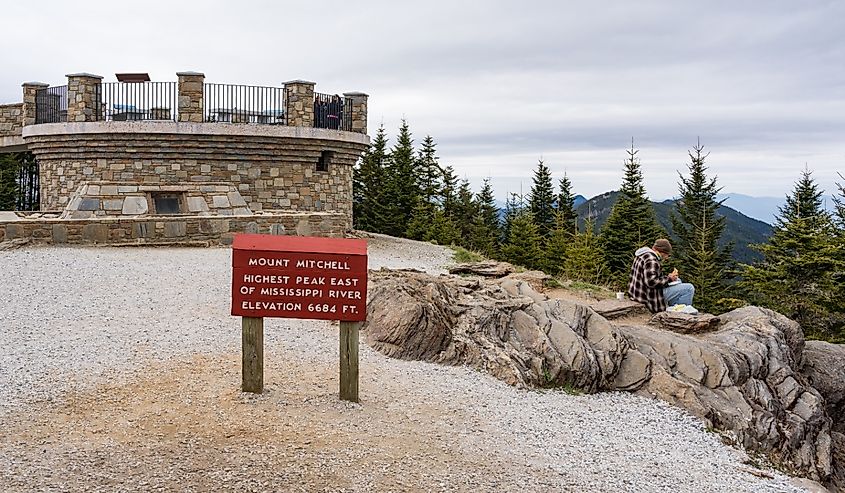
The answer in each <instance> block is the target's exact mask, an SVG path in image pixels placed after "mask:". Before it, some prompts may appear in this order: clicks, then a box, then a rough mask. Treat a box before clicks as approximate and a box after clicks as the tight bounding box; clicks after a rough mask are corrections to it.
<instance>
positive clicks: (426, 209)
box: [405, 199, 437, 240]
mask: <svg viewBox="0 0 845 493" xmlns="http://www.w3.org/2000/svg"><path fill="white" fill-rule="evenodd" d="M436 210H437V207H436V206H434V205H433V204H430V203H428V202H426V201H425V200H422V199H420V200H418V201H417V205H416V207H414V211H413V212H412V213H411V221H410V222H409V223H408V228H407V230H405V236H406V237H407V238H410V239H412V240H423V239H425V238H426V237H427V236H429V231H430V230H431V228H432V224H433V220H434V213H435V211H436Z"/></svg>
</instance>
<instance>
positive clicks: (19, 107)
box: [0, 103, 23, 136]
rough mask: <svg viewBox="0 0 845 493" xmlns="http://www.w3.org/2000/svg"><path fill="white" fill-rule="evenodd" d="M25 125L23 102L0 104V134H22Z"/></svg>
mask: <svg viewBox="0 0 845 493" xmlns="http://www.w3.org/2000/svg"><path fill="white" fill-rule="evenodd" d="M22 127H23V103H15V104H2V105H0V135H2V136H11V135H20V134H21V128H22Z"/></svg>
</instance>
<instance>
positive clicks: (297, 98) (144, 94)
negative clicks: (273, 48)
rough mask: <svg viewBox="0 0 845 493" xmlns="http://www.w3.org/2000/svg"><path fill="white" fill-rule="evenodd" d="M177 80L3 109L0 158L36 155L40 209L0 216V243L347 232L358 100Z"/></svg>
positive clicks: (365, 140)
mask: <svg viewBox="0 0 845 493" xmlns="http://www.w3.org/2000/svg"><path fill="white" fill-rule="evenodd" d="M177 77H178V81H176V82H151V81H150V80H149V77H148V76H147V75H146V74H117V79H118V81H117V82H103V78H102V77H100V76H97V75H91V74H85V73H80V74H71V75H68V76H67V85H63V86H53V87H51V86H48V85H47V84H42V83H38V82H27V83H24V84H23V102H21V103H15V104H6V105H0V152H19V151H29V152H31V153H32V154H33V156H34V158H35V160H36V162H37V165H38V186H37V193H38V195H39V200H38V201H39V202H40V211H31V212H18V213H15V214H4V215H3V216H2V218H0V241H4V240H12V239H21V238H23V239H27V238H28V239H32V240H35V241H38V242H44V243H76V242H79V243H88V242H90V243H139V244H149V243H164V244H168V243H197V242H200V243H205V244H220V243H222V244H227V243H229V242H231V238H232V235H233V234H234V233H237V232H242V231H244V232H250V233H271V234H315V235H334V236H336V235H341V234H343V233H344V232H345V231H347V230H349V229H351V227H352V167H353V165H354V164H355V163H356V161H357V160H358V158H359V157H360V155H361V153H362V152H363V151H364V150H365V149H366V148H367V146H368V145H369V137H368V136H367V134H366V131H367V98H368V96H367V95H366V94H363V93H359V92H347V93H344V94H343V96H340V95H329V94H320V93H316V92H315V91H314V89H315V83H313V82H308V81H302V80H294V81H290V82H286V83H284V84H282V85H280V86H278V87H261V86H244V85H229V84H213V83H206V82H205V76H204V75H203V74H200V73H196V72H180V73H178V74H177Z"/></svg>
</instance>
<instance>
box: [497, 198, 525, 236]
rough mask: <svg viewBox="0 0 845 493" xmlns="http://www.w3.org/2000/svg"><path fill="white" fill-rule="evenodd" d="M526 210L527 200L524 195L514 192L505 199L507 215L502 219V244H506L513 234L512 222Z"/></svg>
mask: <svg viewBox="0 0 845 493" xmlns="http://www.w3.org/2000/svg"><path fill="white" fill-rule="evenodd" d="M524 211H525V200H524V198H523V196H522V195H520V194H516V193H512V194H510V196H509V197H508V198H507V200H505V216H504V218H503V221H502V240H501V242H500V243H501V244H505V243H507V241H508V238H509V237H510V234H511V224H513V221H514V219H515V218H516V216H518V215H520V214H522V213H523V212H524Z"/></svg>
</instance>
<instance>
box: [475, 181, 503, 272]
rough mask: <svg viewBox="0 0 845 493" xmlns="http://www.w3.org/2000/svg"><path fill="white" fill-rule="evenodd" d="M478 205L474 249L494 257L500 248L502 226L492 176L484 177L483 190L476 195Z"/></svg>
mask: <svg viewBox="0 0 845 493" xmlns="http://www.w3.org/2000/svg"><path fill="white" fill-rule="evenodd" d="M475 202H476V204H477V205H478V215H477V216H476V220H475V221H474V223H475V228H474V230H473V239H472V244H473V249H475V250H477V251H479V252H481V253H483V254H484V255H485V256H486V257H488V258H494V257H496V255H497V252H498V249H499V238H500V237H501V236H500V235H501V231H500V229H501V226H500V224H499V208H498V207H496V199H495V197H494V196H493V187H492V186H491V185H490V178H485V179H484V184H483V185H482V186H481V191H480V192H478V194H477V195H476V196H475Z"/></svg>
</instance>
